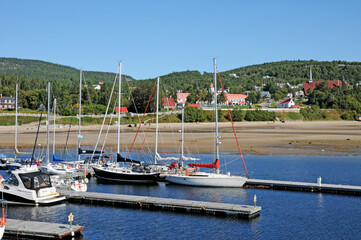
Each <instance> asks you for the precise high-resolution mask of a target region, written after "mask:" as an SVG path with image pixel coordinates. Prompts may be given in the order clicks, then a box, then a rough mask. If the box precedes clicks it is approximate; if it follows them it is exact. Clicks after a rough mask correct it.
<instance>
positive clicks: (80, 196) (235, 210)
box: [61, 191, 261, 219]
mask: <svg viewBox="0 0 361 240" xmlns="http://www.w3.org/2000/svg"><path fill="white" fill-rule="evenodd" d="M61 194H63V195H64V196H66V198H67V200H68V201H70V202H79V203H88V204H98V205H105V204H106V205H112V206H115V207H131V208H140V209H149V210H163V211H173V212H185V213H198V214H210V215H215V216H229V215H232V216H236V217H239V218H247V219H251V218H255V217H257V216H259V213H260V211H261V207H259V206H249V205H238V204H229V203H217V202H204V201H192V200H183V199H172V198H158V197H146V196H134V195H123V194H110V193H97V192H70V191H66V192H65V191H64V192H61Z"/></svg>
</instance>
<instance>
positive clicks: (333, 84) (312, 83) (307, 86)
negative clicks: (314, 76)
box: [303, 80, 348, 95]
mask: <svg viewBox="0 0 361 240" xmlns="http://www.w3.org/2000/svg"><path fill="white" fill-rule="evenodd" d="M322 82H326V83H327V86H328V87H330V88H334V87H342V81H341V80H332V81H308V82H304V83H303V90H304V92H305V94H306V95H308V93H309V92H308V91H309V90H310V89H315V88H316V86H317V85H318V84H320V83H322ZM345 85H346V87H347V88H348V83H346V84H345Z"/></svg>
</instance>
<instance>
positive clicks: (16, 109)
mask: <svg viewBox="0 0 361 240" xmlns="http://www.w3.org/2000/svg"><path fill="white" fill-rule="evenodd" d="M15 92H16V93H15V159H16V155H17V154H16V153H17V150H18V84H16V90H15Z"/></svg>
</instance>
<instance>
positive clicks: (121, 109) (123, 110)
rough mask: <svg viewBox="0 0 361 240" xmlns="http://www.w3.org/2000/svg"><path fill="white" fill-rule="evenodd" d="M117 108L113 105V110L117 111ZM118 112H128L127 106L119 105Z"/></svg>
mask: <svg viewBox="0 0 361 240" xmlns="http://www.w3.org/2000/svg"><path fill="white" fill-rule="evenodd" d="M118 111H119V108H118V107H115V112H118ZM120 112H121V113H127V112H128V108H127V107H120Z"/></svg>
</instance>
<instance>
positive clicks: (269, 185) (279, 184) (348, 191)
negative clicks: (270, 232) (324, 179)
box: [244, 179, 361, 196]
mask: <svg viewBox="0 0 361 240" xmlns="http://www.w3.org/2000/svg"><path fill="white" fill-rule="evenodd" d="M244 188H258V189H275V190H288V191H304V192H315V193H333V194H342V195H357V196H360V195H361V186H351V185H340V184H323V183H321V181H320V182H318V183H308V182H291V181H276V180H263V179H248V180H247V181H246V183H245V185H244Z"/></svg>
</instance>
